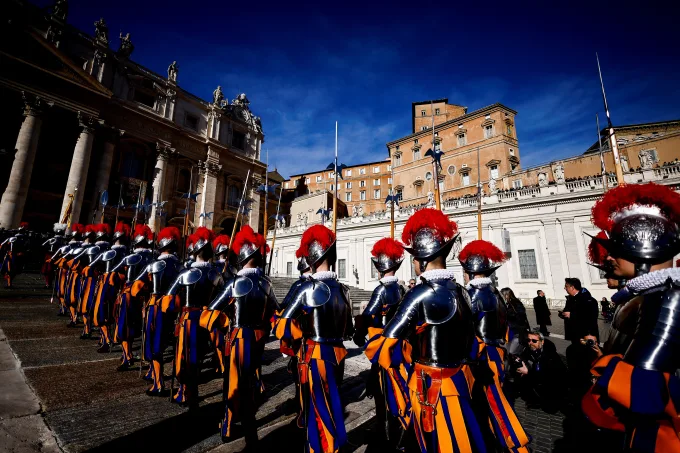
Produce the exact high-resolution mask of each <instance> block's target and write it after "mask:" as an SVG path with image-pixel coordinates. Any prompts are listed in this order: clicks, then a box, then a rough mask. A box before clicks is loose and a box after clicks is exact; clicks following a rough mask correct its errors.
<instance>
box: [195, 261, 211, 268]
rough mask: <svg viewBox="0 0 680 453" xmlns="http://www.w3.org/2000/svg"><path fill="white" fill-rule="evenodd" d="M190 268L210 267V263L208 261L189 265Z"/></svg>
mask: <svg viewBox="0 0 680 453" xmlns="http://www.w3.org/2000/svg"><path fill="white" fill-rule="evenodd" d="M191 267H212V263H211V262H210V261H201V262H200V263H198V262H194V263H191Z"/></svg>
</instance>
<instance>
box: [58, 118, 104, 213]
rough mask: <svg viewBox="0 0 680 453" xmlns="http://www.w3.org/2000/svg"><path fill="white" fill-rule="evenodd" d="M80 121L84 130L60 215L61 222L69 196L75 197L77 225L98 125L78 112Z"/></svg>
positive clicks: (72, 209) (69, 175) (73, 206)
mask: <svg viewBox="0 0 680 453" xmlns="http://www.w3.org/2000/svg"><path fill="white" fill-rule="evenodd" d="M78 120H79V121H80V126H81V127H82V128H83V130H82V132H81V133H80V137H78V142H77V143H76V147H75V149H74V150H73V159H72V160H71V169H70V170H69V172H68V180H67V182H66V190H65V191H64V201H63V202H62V203H61V213H60V214H59V219H60V220H61V219H62V218H63V217H64V213H65V212H66V210H67V208H68V205H69V202H70V197H69V195H73V204H72V206H71V223H76V222H78V221H79V220H80V209H81V208H82V206H83V197H84V195H85V183H86V182H87V170H88V168H89V166H90V157H91V154H92V143H93V142H94V129H95V125H96V124H97V123H96V120H95V119H94V118H92V117H90V116H88V115H85V114H83V113H81V112H78Z"/></svg>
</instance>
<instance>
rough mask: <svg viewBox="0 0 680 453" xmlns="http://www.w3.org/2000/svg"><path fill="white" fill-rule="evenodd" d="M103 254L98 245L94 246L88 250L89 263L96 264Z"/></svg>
mask: <svg viewBox="0 0 680 453" xmlns="http://www.w3.org/2000/svg"><path fill="white" fill-rule="evenodd" d="M100 253H101V249H100V247H99V246H98V245H93V246H92V247H90V248H88V249H87V251H86V252H85V254H86V255H87V259H88V263H89V264H92V263H94V260H95V259H96V258H97V256H99V254H100Z"/></svg>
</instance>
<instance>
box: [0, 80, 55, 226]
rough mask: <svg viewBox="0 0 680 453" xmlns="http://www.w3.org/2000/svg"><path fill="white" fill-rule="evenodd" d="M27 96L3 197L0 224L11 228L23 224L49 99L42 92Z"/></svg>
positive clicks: (24, 97) (24, 95)
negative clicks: (44, 112) (45, 100)
mask: <svg viewBox="0 0 680 453" xmlns="http://www.w3.org/2000/svg"><path fill="white" fill-rule="evenodd" d="M22 96H23V99H24V122H23V123H22V124H21V129H20V130H19V136H18V137H17V144H16V155H15V156H14V162H13V163H12V171H11V172H10V174H9V181H8V183H7V188H6V189H5V192H4V193H3V194H2V201H0V227H3V228H7V229H11V228H16V227H18V226H19V222H20V221H21V217H22V215H23V214H24V206H25V204H26V196H27V195H28V186H29V184H30V182H31V173H32V172H33V162H34V161H35V153H36V151H37V150H38V139H39V138H40V128H41V126H42V113H43V109H42V107H43V105H44V104H48V105H50V106H51V105H52V103H46V102H44V101H43V100H42V99H40V98H39V97H38V96H35V98H33V100H32V101H30V100H29V99H28V98H27V96H26V94H25V93H22Z"/></svg>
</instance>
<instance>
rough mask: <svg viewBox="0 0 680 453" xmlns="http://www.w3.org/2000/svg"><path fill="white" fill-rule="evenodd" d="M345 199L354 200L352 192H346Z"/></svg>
mask: <svg viewBox="0 0 680 453" xmlns="http://www.w3.org/2000/svg"><path fill="white" fill-rule="evenodd" d="M345 201H352V192H347V193H346V194H345Z"/></svg>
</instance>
